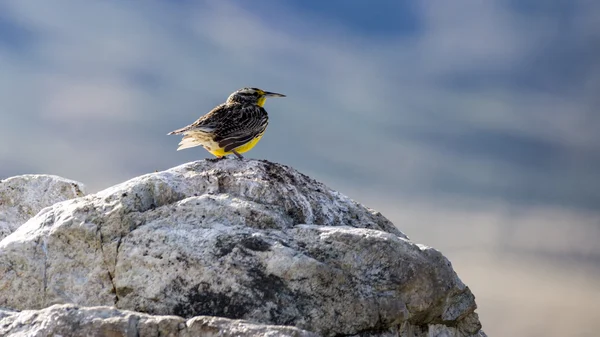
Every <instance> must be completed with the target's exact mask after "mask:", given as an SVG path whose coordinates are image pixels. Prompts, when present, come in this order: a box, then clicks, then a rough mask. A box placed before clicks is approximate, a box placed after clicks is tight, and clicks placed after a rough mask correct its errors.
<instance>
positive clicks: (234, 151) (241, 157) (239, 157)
mask: <svg viewBox="0 0 600 337" xmlns="http://www.w3.org/2000/svg"><path fill="white" fill-rule="evenodd" d="M231 152H233V154H235V155H236V157H238V159H239V160H242V159H244V157H243V156H242V155H241V154H239V153H238V152H237V151H236V150H231Z"/></svg>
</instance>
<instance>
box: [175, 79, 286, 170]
mask: <svg viewBox="0 0 600 337" xmlns="http://www.w3.org/2000/svg"><path fill="white" fill-rule="evenodd" d="M267 97H286V96H285V95H283V94H278V93H275V92H269V91H264V90H262V89H258V88H242V89H239V90H236V91H234V92H233V93H232V94H231V95H229V97H228V98H227V101H226V102H225V103H223V104H220V105H218V106H216V107H215V108H214V109H212V110H211V111H210V112H209V113H207V114H206V115H204V116H202V117H200V118H199V119H198V120H196V121H195V122H194V123H192V124H190V125H188V126H185V127H183V128H181V129H177V130H175V131H171V132H169V133H168V134H167V135H183V138H182V140H181V142H180V143H179V144H178V145H179V147H178V148H177V151H179V150H183V149H187V148H190V147H195V146H200V145H202V146H203V147H204V149H206V151H208V152H209V153H211V154H212V155H214V156H216V157H217V158H224V157H225V156H227V155H230V154H234V155H236V157H237V158H238V159H240V160H241V159H243V158H244V157H243V156H242V155H241V154H242V153H244V152H247V151H249V150H251V149H252V148H253V147H254V146H255V145H256V144H257V143H258V141H259V140H260V139H261V138H262V136H263V134H264V133H265V130H266V129H267V125H268V123H269V115H268V114H267V111H266V110H265V109H264V107H263V106H264V104H265V101H266V100H267Z"/></svg>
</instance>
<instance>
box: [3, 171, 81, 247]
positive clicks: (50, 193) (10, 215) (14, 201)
mask: <svg viewBox="0 0 600 337" xmlns="http://www.w3.org/2000/svg"><path fill="white" fill-rule="evenodd" d="M84 190H85V187H84V186H83V184H81V183H78V182H76V181H72V180H67V179H64V178H61V177H57V176H51V175H35V174H28V175H22V176H17V177H12V178H8V179H4V180H0V240H2V239H4V238H5V237H6V236H8V234H10V233H12V232H13V231H15V230H16V229H17V228H18V227H19V226H21V225H22V224H24V223H25V222H26V221H27V220H29V219H30V218H31V217H32V216H34V215H36V214H37V213H38V212H39V211H40V210H42V208H44V207H48V206H52V205H53V204H55V203H57V202H59V201H63V200H68V199H73V198H77V197H81V196H83V195H84Z"/></svg>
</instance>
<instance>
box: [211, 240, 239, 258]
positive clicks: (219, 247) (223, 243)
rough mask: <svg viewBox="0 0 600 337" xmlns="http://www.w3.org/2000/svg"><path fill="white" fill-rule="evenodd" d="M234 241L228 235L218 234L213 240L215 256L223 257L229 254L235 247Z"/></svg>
mask: <svg viewBox="0 0 600 337" xmlns="http://www.w3.org/2000/svg"><path fill="white" fill-rule="evenodd" d="M235 246H236V243H235V241H234V240H232V238H231V237H229V236H220V237H217V239H216V240H215V252H216V253H215V256H216V257H223V256H225V255H228V254H230V253H231V252H232V251H233V248H235Z"/></svg>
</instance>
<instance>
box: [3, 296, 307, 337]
mask: <svg viewBox="0 0 600 337" xmlns="http://www.w3.org/2000/svg"><path fill="white" fill-rule="evenodd" d="M0 336H6V337H10V336H12V337H17V336H86V337H88V336H90V337H91V336H98V337H101V336H102V337H104V336H106V337H121V336H122V337H127V336H143V337H151V336H157V337H158V336H165V337H196V336H206V337H208V336H220V337H229V336H230V337H235V336H247V337H250V336H257V337H263V336H269V337H284V336H289V337H315V336H317V335H316V334H314V333H311V332H308V331H304V330H300V329H298V328H295V327H286V326H275V325H263V324H255V323H251V322H247V321H242V320H231V319H226V318H219V317H208V316H198V317H194V318H192V319H189V320H187V321H186V320H185V319H183V318H181V317H177V316H152V315H147V314H142V313H138V312H133V311H126V310H118V309H115V308H112V307H89V308H79V307H77V306H75V305H72V304H63V305H53V306H51V307H49V308H46V309H42V310H26V311H22V312H13V313H12V314H10V315H6V316H4V317H2V316H0Z"/></svg>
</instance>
